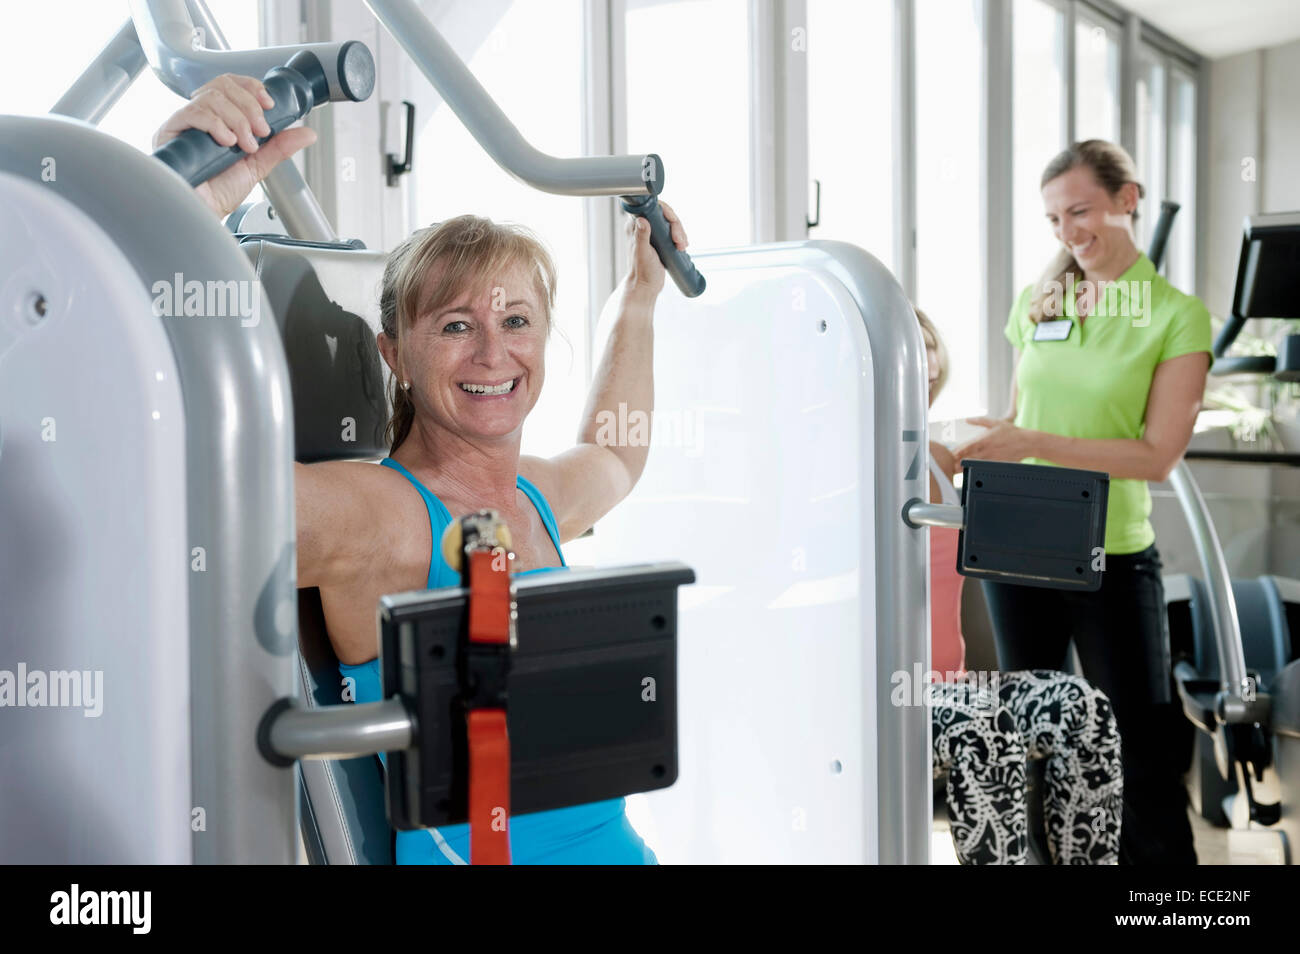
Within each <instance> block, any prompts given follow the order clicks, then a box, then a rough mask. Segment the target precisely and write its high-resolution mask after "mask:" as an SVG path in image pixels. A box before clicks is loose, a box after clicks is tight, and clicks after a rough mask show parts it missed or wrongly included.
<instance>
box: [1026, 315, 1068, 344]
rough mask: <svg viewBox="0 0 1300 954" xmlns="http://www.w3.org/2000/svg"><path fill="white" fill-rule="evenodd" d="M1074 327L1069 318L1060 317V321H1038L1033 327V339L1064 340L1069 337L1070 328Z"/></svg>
mask: <svg viewBox="0 0 1300 954" xmlns="http://www.w3.org/2000/svg"><path fill="white" fill-rule="evenodd" d="M1073 327H1074V322H1073V321H1071V320H1070V319H1069V318H1062V319H1061V320H1060V321H1040V322H1039V323H1038V324H1037V325H1036V326H1035V327H1034V340H1035V341H1064V340H1065V339H1066V338H1068V337H1070V329H1071V328H1073Z"/></svg>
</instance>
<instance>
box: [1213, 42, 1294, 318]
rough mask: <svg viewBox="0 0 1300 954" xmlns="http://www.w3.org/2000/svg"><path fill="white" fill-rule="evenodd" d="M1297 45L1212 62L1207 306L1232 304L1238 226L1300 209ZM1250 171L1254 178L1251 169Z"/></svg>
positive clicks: (1222, 309) (1218, 311)
mask: <svg viewBox="0 0 1300 954" xmlns="http://www.w3.org/2000/svg"><path fill="white" fill-rule="evenodd" d="M1298 91H1300V41H1297V42H1294V43H1288V44H1285V45H1284V46H1276V47H1271V48H1269V49H1264V50H1252V51H1250V52H1248V53H1239V54H1237V55H1236V56H1229V57H1225V58H1223V59H1221V60H1215V61H1214V62H1213V63H1211V64H1210V107H1209V112H1210V126H1209V145H1210V161H1209V168H1208V170H1207V174H1208V176H1209V199H1210V207H1209V216H1208V219H1207V225H1206V227H1207V230H1208V232H1207V234H1206V235H1204V236H1202V240H1203V241H1204V242H1205V243H1206V248H1207V257H1206V276H1205V282H1204V284H1203V285H1202V286H1201V287H1202V289H1203V297H1204V299H1205V304H1206V305H1207V306H1208V307H1209V309H1210V311H1211V312H1212V313H1213V314H1215V315H1218V316H1222V315H1225V314H1227V312H1228V310H1229V308H1230V307H1231V306H1232V289H1233V282H1234V280H1235V279H1236V274H1237V256H1238V253H1239V251H1240V248H1241V222H1242V220H1243V219H1244V218H1245V217H1246V216H1248V215H1253V214H1255V213H1257V212H1286V211H1292V210H1296V209H1300V96H1298V95H1297V92H1298ZM1247 160H1251V162H1250V163H1247V165H1248V166H1253V174H1254V178H1253V181H1252V180H1251V179H1250V172H1251V170H1250V169H1249V168H1246V169H1243V163H1246V161H1247Z"/></svg>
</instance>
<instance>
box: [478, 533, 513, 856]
mask: <svg viewBox="0 0 1300 954" xmlns="http://www.w3.org/2000/svg"><path fill="white" fill-rule="evenodd" d="M469 569H470V572H469V584H470V595H469V639H470V642H472V643H508V642H509V641H510V561H509V558H508V557H506V556H505V554H504V553H493V552H492V551H489V550H474V551H471V552H470V554H469ZM468 731H469V860H470V864H473V865H508V864H510V735H509V733H508V732H507V730H506V713H505V710H504V709H475V710H473V711H471V712H470V713H469V720H468Z"/></svg>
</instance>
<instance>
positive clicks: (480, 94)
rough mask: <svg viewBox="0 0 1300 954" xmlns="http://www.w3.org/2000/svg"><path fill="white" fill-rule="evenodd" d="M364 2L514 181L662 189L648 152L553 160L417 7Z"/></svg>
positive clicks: (550, 186)
mask: <svg viewBox="0 0 1300 954" xmlns="http://www.w3.org/2000/svg"><path fill="white" fill-rule="evenodd" d="M366 5H367V6H368V7H370V10H371V11H372V12H373V13H374V15H375V17H376V18H377V19H378V20H379V22H380V23H382V24H383V25H384V26H385V27H386V28H387V29H388V32H389V33H391V34H392V35H393V37H394V39H396V40H397V42H398V43H400V44H401V45H402V48H403V49H404V50H406V52H407V54H409V55H410V57H411V59H412V60H413V61H414V62H415V65H416V66H418V67H419V68H420V71H421V72H422V73H424V75H425V77H427V78H428V80H429V82H430V83H432V84H433V86H434V88H435V89H437V91H438V94H439V95H440V96H441V97H442V98H443V100H444V101H445V102H446V103H447V105H448V106H450V107H451V109H452V111H453V112H454V113H455V114H456V116H457V117H458V118H459V119H460V121H461V122H462V123H464V124H465V128H466V129H468V130H469V132H470V135H472V136H473V137H474V139H475V140H476V141H477V142H478V144H479V145H480V146H482V147H483V149H484V151H485V152H487V154H488V155H489V156H491V157H492V159H493V160H494V161H495V162H496V163H497V165H499V166H500V167H501V168H502V169H504V170H505V171H506V172H508V173H510V175H512V176H514V177H515V178H516V179H518V180H519V181H520V182H522V183H524V184H525V185H527V186H531V187H532V188H534V189H538V190H540V191H542V192H552V193H555V194H557V195H657V194H658V193H659V191H660V190H661V189H662V188H663V181H664V172H663V165H662V163H661V162H660V161H659V159H658V157H657V156H654V155H643V156H584V157H580V158H576V159H559V158H556V157H555V156H548V155H547V154H546V153H543V152H539V151H538V150H537V149H535V148H534V147H533V146H532V145H530V144H529V143H528V141H527V140H525V139H524V137H523V136H522V135H521V134H520V132H519V130H518V129H516V128H515V126H514V124H513V123H511V122H510V120H509V119H508V118H507V117H506V114H505V113H504V112H502V111H501V107H500V106H498V105H497V104H496V102H495V101H494V100H493V99H492V97H491V96H489V95H488V94H487V91H486V90H485V89H483V87H482V85H481V84H480V83H479V81H478V80H477V79H475V77H474V74H473V73H471V72H470V70H469V67H467V66H466V65H465V64H464V63H463V62H462V61H461V59H460V57H459V56H457V55H456V52H455V50H453V49H452V48H451V45H450V44H448V43H447V41H446V40H444V39H443V37H442V35H441V34H440V33H439V32H438V31H437V30H435V29H434V28H433V25H432V24H430V23H429V20H428V18H427V17H425V15H424V14H423V13H421V12H420V9H419V7H418V6H416V5H415V4H414V3H411V2H410V0H366ZM684 108H686V107H684Z"/></svg>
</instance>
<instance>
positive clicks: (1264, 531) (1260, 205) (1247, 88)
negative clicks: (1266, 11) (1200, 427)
mask: <svg viewBox="0 0 1300 954" xmlns="http://www.w3.org/2000/svg"><path fill="white" fill-rule="evenodd" d="M1297 92H1300V41H1297V42H1292V43H1287V44H1284V45H1282V46H1276V47H1271V48H1268V49H1260V50H1252V51H1250V52H1247V53H1239V54H1237V55H1235V56H1229V57H1224V58H1222V59H1219V60H1215V61H1213V62H1212V63H1211V64H1210V66H1209V125H1208V128H1207V130H1206V133H1207V136H1208V153H1209V161H1208V165H1207V166H1206V167H1205V168H1204V169H1203V170H1202V174H1203V175H1205V176H1206V177H1207V185H1208V189H1207V193H1208V196H1207V198H1208V215H1207V218H1206V233H1205V234H1203V235H1202V236H1200V241H1201V243H1204V247H1205V251H1206V255H1205V271H1204V274H1203V276H1202V279H1203V280H1202V282H1201V283H1200V284H1199V286H1198V287H1199V290H1200V293H1201V296H1202V298H1203V299H1204V301H1205V304H1206V305H1207V306H1208V307H1209V309H1210V312H1211V313H1212V314H1214V315H1215V316H1216V317H1218V318H1222V317H1223V316H1225V315H1226V314H1227V313H1228V311H1229V310H1230V309H1231V307H1232V292H1233V286H1234V283H1235V281H1236V276H1237V259H1238V257H1239V255H1240V251H1241V224H1242V220H1243V219H1245V218H1246V216H1248V215H1253V214H1256V213H1260V212H1285V211H1292V210H1298V209H1300V95H1297ZM1246 330H1247V332H1248V333H1255V334H1259V333H1261V332H1265V331H1266V328H1265V326H1262V325H1260V324H1259V323H1252V324H1251V325H1248V326H1247V329H1246ZM1270 336H1271V335H1270ZM1220 385H1221V382H1220V381H1218V380H1216V379H1213V378H1212V379H1211V387H1217V386H1220ZM1262 392H1263V389H1262V388H1258V389H1257V388H1250V389H1248V390H1247V391H1246V392H1245V393H1246V394H1247V395H1248V396H1250V397H1251V399H1252V400H1253V401H1255V403H1256V404H1257V406H1259V405H1261V404H1263V403H1264V402H1266V401H1267V400H1268V398H1267V397H1266V396H1265V395H1264V394H1263V393H1262ZM1295 412H1296V402H1295V400H1294V399H1287V398H1283V400H1282V402H1281V403H1279V405H1278V406H1277V408H1276V410H1275V418H1283V419H1284V421H1285V420H1294V418H1295ZM1192 447H1196V448H1204V449H1221V450H1227V449H1237V450H1257V449H1260V446H1259V445H1255V446H1253V447H1252V446H1251V445H1249V444H1243V443H1236V444H1234V442H1233V441H1232V439H1231V437H1230V436H1229V435H1228V434H1227V433H1226V432H1224V431H1216V432H1210V433H1204V434H1198V435H1196V436H1195V437H1194V438H1193V440H1192ZM1286 449H1287V450H1290V451H1295V450H1297V449H1300V448H1297V447H1293V446H1288V447H1287V448H1286ZM1192 472H1193V474H1194V475H1195V476H1196V479H1197V481H1198V482H1199V483H1200V485H1201V490H1202V491H1203V492H1204V494H1205V496H1206V498H1207V502H1208V504H1209V507H1210V512H1211V516H1212V517H1213V519H1214V523H1215V526H1216V528H1217V529H1218V532H1219V536H1220V540H1221V542H1222V544H1223V547H1224V550H1225V552H1226V555H1227V557H1228V563H1229V565H1230V568H1231V570H1232V572H1233V575H1234V576H1254V575H1256V574H1260V573H1269V572H1271V573H1280V574H1282V575H1286V576H1297V575H1298V572H1297V569H1296V568H1297V567H1300V470H1296V469H1289V468H1285V467H1262V466H1256V465H1248V464H1220V463H1212V462H1207V461H1196V462H1193V463H1192ZM1151 489H1152V495H1153V498H1154V500H1153V507H1152V514H1151V519H1152V523H1153V524H1154V525H1155V528H1156V538H1157V545H1158V546H1159V547H1160V550H1161V554H1162V556H1163V557H1164V561H1165V572H1166V573H1177V572H1191V573H1197V574H1198V575H1199V568H1198V566H1197V564H1196V554H1195V549H1194V548H1193V546H1192V543H1191V537H1190V535H1189V532H1188V530H1187V524H1186V522H1185V520H1184V519H1183V517H1182V512H1181V510H1180V509H1179V507H1178V504H1177V502H1176V500H1174V499H1173V497H1172V492H1171V490H1170V488H1169V486H1168V485H1167V484H1153V485H1152V488H1151Z"/></svg>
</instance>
